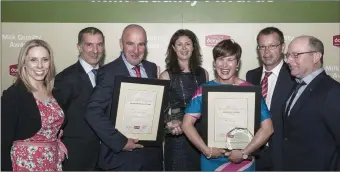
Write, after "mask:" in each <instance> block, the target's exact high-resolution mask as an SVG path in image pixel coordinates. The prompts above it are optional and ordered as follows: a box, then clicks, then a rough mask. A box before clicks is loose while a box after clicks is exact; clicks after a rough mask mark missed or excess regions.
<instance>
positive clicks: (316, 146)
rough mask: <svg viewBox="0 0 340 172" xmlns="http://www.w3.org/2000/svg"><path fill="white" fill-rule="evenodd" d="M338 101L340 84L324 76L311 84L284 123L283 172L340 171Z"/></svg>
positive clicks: (339, 107)
mask: <svg viewBox="0 0 340 172" xmlns="http://www.w3.org/2000/svg"><path fill="white" fill-rule="evenodd" d="M339 97H340V83H338V82H337V81H335V80H334V79H332V78H331V77H330V76H328V75H327V74H326V73H325V72H322V73H320V74H319V75H318V76H316V77H315V78H314V79H313V80H312V82H311V83H309V84H308V86H307V87H306V88H305V90H304V91H303V93H302V94H301V96H300V97H299V99H298V100H297V101H296V103H295V104H294V106H293V107H292V109H291V111H290V115H289V116H288V117H286V118H285V121H284V141H283V167H284V170H294V171H312V170H318V171H338V170H340V125H339V122H340V103H339V102H340V98H339Z"/></svg>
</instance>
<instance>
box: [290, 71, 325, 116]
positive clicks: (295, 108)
mask: <svg viewBox="0 0 340 172" xmlns="http://www.w3.org/2000/svg"><path fill="white" fill-rule="evenodd" d="M325 76H327V75H326V72H325V71H323V72H322V73H320V74H319V75H318V76H316V77H315V78H314V79H313V80H312V82H311V83H309V84H308V86H307V87H306V88H305V90H304V91H303V92H302V94H301V96H300V97H299V98H298V100H297V101H296V103H295V104H294V106H293V107H292V109H291V111H290V113H289V117H290V116H292V115H294V113H296V112H298V111H299V109H301V108H302V107H303V105H305V104H306V103H304V102H306V101H307V100H308V99H309V98H310V96H311V95H312V92H313V91H314V90H315V89H316V87H317V86H318V84H319V83H320V81H321V80H322V79H323V78H324V77H325Z"/></svg>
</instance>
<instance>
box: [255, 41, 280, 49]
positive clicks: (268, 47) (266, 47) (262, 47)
mask: <svg viewBox="0 0 340 172" xmlns="http://www.w3.org/2000/svg"><path fill="white" fill-rule="evenodd" d="M280 45H282V43H279V44H273V45H268V46H264V45H258V46H257V49H259V50H265V49H268V50H274V49H276V48H277V47H278V46H280Z"/></svg>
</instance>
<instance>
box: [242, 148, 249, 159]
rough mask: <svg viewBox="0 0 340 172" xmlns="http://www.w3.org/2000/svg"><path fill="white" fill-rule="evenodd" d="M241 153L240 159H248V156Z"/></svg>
mask: <svg viewBox="0 0 340 172" xmlns="http://www.w3.org/2000/svg"><path fill="white" fill-rule="evenodd" d="M241 152H242V158H243V159H248V155H247V154H245V153H244V151H243V150H241Z"/></svg>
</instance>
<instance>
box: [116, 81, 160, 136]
mask: <svg viewBox="0 0 340 172" xmlns="http://www.w3.org/2000/svg"><path fill="white" fill-rule="evenodd" d="M163 93H164V86H160V85H147V84H138V83H124V82H122V83H121V86H120V93H119V100H113V101H118V108H117V117H116V123H115V128H116V129H118V130H119V131H120V132H121V133H122V134H124V135H125V136H126V137H128V138H136V139H139V140H141V141H142V140H145V141H156V139H157V132H158V128H159V119H160V115H161V107H162V99H163Z"/></svg>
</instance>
